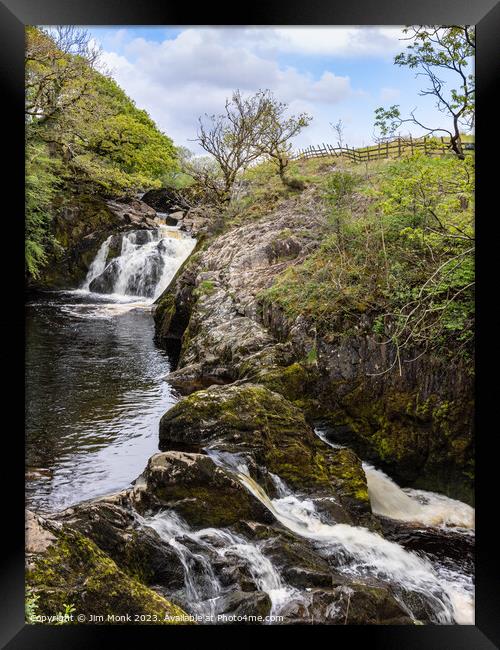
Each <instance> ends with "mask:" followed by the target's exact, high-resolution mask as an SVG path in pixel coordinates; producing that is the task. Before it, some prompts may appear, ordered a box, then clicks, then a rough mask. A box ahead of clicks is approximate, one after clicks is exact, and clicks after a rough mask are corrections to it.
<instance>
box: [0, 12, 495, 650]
mask: <svg viewBox="0 0 500 650" xmlns="http://www.w3.org/2000/svg"><path fill="white" fill-rule="evenodd" d="M194 21H195V22H194ZM30 24H32V25H44V24H45V25H48V24H80V25H192V24H196V25H205V24H207V25H208V24H210V25H235V24H252V25H401V24H474V25H476V26H477V57H476V71H477V89H478V93H477V94H478V97H477V125H476V157H477V208H476V225H477V237H478V239H479V243H478V255H477V276H478V280H479V281H478V287H479V291H478V298H477V316H478V318H477V322H478V336H477V346H476V348H477V370H478V380H477V383H476V389H477V390H476V396H477V407H478V412H477V416H476V423H477V428H478V440H477V454H476V458H477V466H478V467H477V473H476V475H477V477H478V478H477V486H476V521H477V537H476V539H477V551H476V574H477V587H476V625H474V626H415V627H413V628H411V627H407V626H401V627H398V626H386V627H383V626H382V627H379V626H366V627H356V626H346V627H343V626H337V627H335V628H331V627H328V628H326V627H325V626H312V627H311V626H304V627H305V628H306V629H305V630H304V627H293V628H292V630H293V632H292V633H293V634H294V636H295V635H297V636H298V637H299V636H301V635H304V634H307V635H310V634H313V633H315V631H316V630H317V629H321V630H322V631H323V632H324V631H325V630H327V632H328V634H329V635H330V634H331V635H332V637H331V639H330V640H329V643H332V644H337V643H338V644H344V643H350V644H353V643H358V642H360V635H363V636H364V635H366V636H367V641H366V642H367V643H369V644H370V645H369V646H368V647H370V648H373V647H376V648H384V649H385V650H390V649H393V648H394V649H398V650H412V649H413V648H415V649H416V648H428V649H430V650H432V649H436V650H437V649H439V650H460V649H462V648H463V649H467V650H469V649H472V650H482V649H483V648H484V650H487V649H491V648H495V647H500V598H499V594H498V591H499V590H498V587H499V586H500V571H499V568H498V567H499V564H500V563H499V561H498V550H497V548H496V547H497V546H498V544H497V543H496V531H495V524H496V519H495V509H497V497H496V492H497V486H496V475H495V468H494V465H495V463H496V460H497V458H498V442H497V437H498V436H497V433H496V431H495V428H494V423H495V416H496V408H495V406H496V404H495V396H496V390H495V389H496V386H495V383H494V380H493V377H494V376H495V374H494V371H495V370H496V369H497V368H498V363H497V360H496V358H495V352H496V348H497V347H498V346H496V347H495V345H494V343H495V334H496V333H497V329H498V328H497V321H496V320H495V318H494V316H493V314H494V312H493V311H492V312H491V313H490V314H489V315H488V309H487V307H488V305H489V304H494V302H495V300H494V298H493V297H492V296H491V294H490V289H488V288H487V280H488V278H489V277H491V276H492V275H493V277H494V272H495V268H494V267H493V264H494V263H495V261H496V259H495V248H494V246H495V242H496V241H499V240H498V238H495V237H494V234H493V230H494V226H495V225H496V221H498V218H497V217H495V207H496V204H497V199H496V196H495V195H496V192H495V191H494V188H495V183H494V175H495V176H496V175H497V172H496V167H497V165H496V164H494V163H492V162H490V161H488V158H487V153H488V150H491V151H493V153H494V152H495V149H497V150H498V146H496V138H495V135H496V133H495V130H496V129H495V126H494V125H495V123H496V120H498V116H497V112H498V109H497V108H496V105H495V103H494V91H495V90H496V85H497V84H498V81H500V52H499V49H500V47H499V45H500V3H498V2H496V0H474V1H471V0H420V1H419V2H415V3H409V2H407V1H405V0H377V2H376V3H375V2H373V0H363V1H361V0H353V1H352V2H345V0H343V1H342V2H337V1H335V2H332V1H331V0H330V1H327V0H322V1H318V0H316V1H314V0H313V1H312V2H308V3H305V2H303V0H302V1H301V2H299V1H298V0H287V1H286V2H281V3H280V2H276V1H274V2H270V1H267V2H263V1H262V0H257V1H255V0H254V2H252V3H251V4H246V5H245V6H244V7H242V14H241V16H240V17H239V18H236V17H235V15H234V13H229V9H228V8H226V7H225V6H224V5H222V4H221V5H213V4H208V3H206V4H205V5H199V6H195V5H194V4H192V5H189V6H187V5H186V4H182V3H172V2H161V1H159V0H99V1H98V0H0V30H1V40H0V43H1V54H0V80H1V83H2V84H3V85H4V91H3V93H2V102H1V104H2V109H3V112H4V120H3V122H2V124H3V127H4V128H3V134H4V147H5V149H4V152H3V153H4V160H7V162H8V165H7V169H6V171H5V172H4V175H3V180H4V193H5V192H7V191H8V197H9V199H10V207H9V214H10V215H11V216H10V218H9V224H10V225H9V235H8V243H9V245H8V246H7V247H6V248H8V252H10V253H11V255H12V259H11V261H10V263H9V265H8V266H6V265H5V264H4V273H5V274H6V280H7V281H6V283H5V284H7V285H8V288H9V289H10V292H11V294H12V295H11V300H10V301H9V305H12V307H9V312H8V317H4V318H3V319H2V320H1V322H2V328H3V333H4V336H3V337H2V342H3V343H4V345H3V352H4V376H5V377H8V382H7V386H6V388H5V389H4V391H3V393H4V394H3V396H4V398H6V404H5V405H4V409H5V411H3V413H11V414H13V415H14V417H13V420H12V422H13V423H12V424H10V425H7V424H6V422H7V420H6V418H3V419H2V424H3V425H4V427H3V429H4V431H3V433H4V436H3V444H4V455H3V470H4V472H3V474H4V495H3V496H4V498H3V499H2V501H3V503H2V506H3V508H2V518H3V520H4V522H6V524H7V525H6V526H5V527H4V532H3V535H2V541H3V542H4V550H3V551H2V553H1V554H0V564H1V574H0V575H1V580H2V589H1V590H0V597H1V603H0V642H1V644H2V647H5V648H8V649H9V650H14V649H16V650H17V649H23V650H26V649H28V648H33V649H35V648H36V649H37V650H40V649H42V648H50V649H51V650H53V649H56V648H72V649H79V648H85V649H87V648H90V647H99V646H103V645H109V644H110V643H113V644H117V643H119V641H120V640H121V638H123V640H125V641H126V642H128V643H137V642H140V643H142V644H144V643H146V642H147V643H151V642H152V641H153V642H158V641H161V642H162V643H163V644H165V643H167V644H168V643H177V642H184V643H185V642H186V640H187V638H188V636H189V641H190V642H196V640H197V638H198V639H199V641H200V642H203V643H207V641H209V639H208V637H209V636H212V635H216V636H219V635H220V634H222V635H223V636H224V635H225V634H226V633H228V631H229V630H230V628H222V627H205V626H203V627H201V626H200V628H198V629H195V627H191V628H175V627H168V628H164V627H154V626H151V627H146V626H137V627H130V626H90V625H89V626H62V627H51V626H30V625H25V623H24V502H23V495H24V439H23V436H22V435H21V433H20V428H21V426H20V424H19V420H20V418H19V416H18V413H19V412H20V411H17V406H14V405H15V404H16V402H17V404H20V402H21V401H22V400H23V382H24V378H23V377H24V369H23V364H22V362H21V359H22V354H23V352H22V350H23V347H24V346H23V325H22V322H23V320H24V316H23V311H22V310H23V300H22V297H23V283H24V269H23V251H22V248H21V247H22V246H23V240H24V229H23V223H22V219H20V218H19V215H21V214H23V213H24V203H23V201H24V189H23V188H24V173H23V172H24V140H23V134H24V121H23V119H24V118H23V115H24V112H23V102H24V26H25V25H30ZM6 137H10V138H11V140H12V142H11V144H10V145H7V144H6V143H5V138H6ZM492 160H494V157H492ZM6 188H8V190H7V189H6ZM478 215H480V217H479V219H478ZM489 265H490V266H491V268H489ZM495 266H496V265H495ZM7 269H8V273H7ZM16 304H17V305H18V307H16V306H15V305H16ZM4 305H5V303H4ZM489 371H490V372H489ZM19 408H20V409H21V408H22V406H21V405H20V406H19ZM7 442H8V443H9V447H7ZM488 459H489V460H491V461H492V462H491V464H488ZM7 475H8V476H7ZM247 630H248V632H247V631H246V630H245V637H246V638H245V640H250V637H253V638H257V637H255V635H258V636H260V635H261V634H262V635H263V637H265V638H266V640H267V639H269V636H271V637H275V635H276V634H279V635H282V634H283V631H288V632H289V631H290V628H287V630H284V628H283V627H281V626H274V627H273V626H271V627H268V628H265V629H264V628H257V627H252V628H247ZM146 633H147V636H148V637H149V638H148V640H147V641H145V637H144V635H145V634H146ZM239 634H240V635H241V629H239ZM150 635H153V637H154V638H153V639H152V638H151V637H150ZM192 635H193V636H192ZM201 635H202V636H201ZM119 637H120V638H119ZM309 638H310V637H308V639H309ZM276 639H277V640H278V637H276ZM211 640H213V638H212V639H211ZM296 641H297V642H299V643H300V642H302V643H304V642H305V641H306V637H304V638H303V639H302V640H301V639H299V638H296Z"/></svg>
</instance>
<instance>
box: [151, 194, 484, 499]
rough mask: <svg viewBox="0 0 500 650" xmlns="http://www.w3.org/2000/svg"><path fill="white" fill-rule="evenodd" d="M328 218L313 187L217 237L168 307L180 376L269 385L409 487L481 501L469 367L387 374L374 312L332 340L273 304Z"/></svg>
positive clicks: (169, 296)
mask: <svg viewBox="0 0 500 650" xmlns="http://www.w3.org/2000/svg"><path fill="white" fill-rule="evenodd" d="M325 219H326V216H325V213H324V207H323V204H322V202H321V200H320V199H319V198H318V196H317V194H316V193H315V191H314V189H311V190H307V191H306V192H303V193H302V194H301V195H299V196H298V197H295V198H292V199H289V200H288V201H286V202H284V203H283V204H282V205H281V206H280V207H279V209H277V210H275V211H274V212H272V213H270V214H269V215H267V216H265V217H262V218H261V219H259V220H256V221H254V222H250V223H247V224H245V225H242V226H239V227H233V228H228V229H227V230H226V232H224V233H223V234H221V235H219V236H215V237H212V238H211V239H208V240H207V243H205V244H204V245H203V246H202V247H201V249H200V250H199V251H198V252H197V253H196V254H195V255H194V256H193V257H192V258H191V259H190V260H189V261H188V263H187V264H186V265H185V266H184V268H183V269H181V271H180V272H179V274H178V275H177V277H176V278H175V280H174V282H173V283H172V284H171V286H170V288H169V289H168V290H167V291H166V292H165V294H164V295H163V296H162V297H161V299H160V300H159V301H158V305H157V309H156V313H155V321H156V332H157V340H158V342H159V343H160V344H163V345H169V346H172V345H175V344H177V345H178V346H180V358H179V363H178V367H177V369H176V370H175V371H174V372H172V373H171V374H170V376H169V381H171V382H172V383H173V384H174V386H176V387H177V388H178V389H180V390H181V391H183V392H185V393H189V392H192V391H193V390H196V389H199V388H202V387H206V386H207V385H210V384H217V383H230V382H234V381H243V382H252V383H254V384H258V385H260V386H264V387H266V388H269V389H271V390H273V391H276V392H278V393H280V394H281V395H283V396H284V397H285V398H287V399H288V400H290V402H292V403H293V404H294V405H295V406H298V407H299V408H301V409H302V410H303V412H304V413H305V414H306V416H307V418H308V419H309V421H314V420H321V421H323V423H324V424H325V425H326V426H328V427H329V432H330V435H331V436H332V438H333V439H335V440H338V441H342V442H347V443H348V444H349V445H350V446H352V447H353V448H354V449H356V450H357V451H358V453H360V454H361V455H362V456H363V457H364V458H366V459H371V460H375V461H376V462H377V464H378V465H379V466H381V467H382V468H384V469H385V470H386V471H389V473H391V474H392V476H394V478H395V479H396V480H398V481H399V482H400V483H402V484H403V485H415V486H419V487H424V488H427V489H431V490H438V491H441V492H445V493H447V494H449V495H450V496H454V497H456V498H460V499H464V500H467V501H469V502H470V501H471V500H472V478H473V460H472V459H473V443H472V440H473V432H472V428H473V404H472V393H473V391H472V386H473V380H472V378H471V376H470V373H469V369H468V368H467V367H466V366H465V365H464V364H461V363H455V364H450V363H449V362H447V361H445V360H443V359H440V358H439V357H436V356H425V355H424V356H422V357H420V358H419V359H417V360H416V361H415V362H413V363H406V364H403V368H402V371H401V374H399V373H398V371H397V369H396V370H393V371H391V372H384V369H386V368H387V367H388V365H390V363H389V356H390V355H391V350H390V349H389V347H388V346H381V345H380V344H379V343H378V342H377V340H376V338H375V336H374V335H373V334H372V320H371V319H370V316H369V315H367V314H360V316H359V320H358V322H357V324H356V326H355V327H354V328H351V329H350V331H349V332H348V333H344V332H342V331H339V332H336V333H334V334H335V335H334V336H329V337H327V336H324V335H323V336H320V335H318V333H317V332H316V330H315V328H314V326H313V325H312V324H311V323H310V322H309V321H308V319H307V317H306V315H303V316H299V317H298V318H296V319H295V320H294V321H291V320H290V319H289V318H287V317H286V316H285V314H283V313H282V311H280V309H279V308H277V306H276V305H274V304H273V303H270V302H269V301H266V300H263V299H262V297H261V291H262V290H263V289H266V288H268V287H269V286H271V285H272V284H273V281H274V279H275V278H276V276H277V275H278V274H279V273H281V272H282V271H283V270H284V269H286V268H288V267H291V266H293V265H294V264H297V263H299V262H300V261H301V260H303V259H304V257H305V256H306V255H307V254H308V253H310V252H311V251H312V250H314V248H315V247H317V246H318V243H319V241H320V238H321V228H322V226H323V225H324V223H325ZM417 352H418V351H417ZM415 356H418V354H417V353H416V354H415Z"/></svg>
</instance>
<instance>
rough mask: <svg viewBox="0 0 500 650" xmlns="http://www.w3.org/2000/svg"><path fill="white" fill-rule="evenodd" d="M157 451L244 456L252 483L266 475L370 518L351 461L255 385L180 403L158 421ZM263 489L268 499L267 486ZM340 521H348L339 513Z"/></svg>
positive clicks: (286, 404) (220, 389)
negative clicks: (249, 463) (206, 451)
mask: <svg viewBox="0 0 500 650" xmlns="http://www.w3.org/2000/svg"><path fill="white" fill-rule="evenodd" d="M160 448H162V449H168V448H170V449H172V448H174V449H175V448H184V449H187V450H191V451H192V450H201V449H203V448H205V449H206V448H212V449H217V450H222V451H226V452H230V453H237V454H244V455H247V456H249V457H251V459H252V461H253V463H254V464H253V465H252V466H251V467H250V471H251V472H253V474H254V478H255V479H256V480H260V481H261V482H262V480H264V481H266V476H267V477H268V476H269V474H268V472H271V473H273V474H276V475H277V476H279V477H280V478H281V479H282V480H283V481H285V483H286V484H287V485H289V486H290V488H292V489H294V490H300V491H302V492H304V491H305V492H308V493H311V494H313V493H315V494H317V493H318V491H319V492H321V493H322V494H324V495H325V496H328V495H330V496H332V498H333V501H337V503H338V501H339V499H340V501H342V499H343V498H344V497H345V499H344V505H346V506H347V505H348V506H349V509H350V511H351V514H352V512H355V513H356V515H357V514H358V513H359V512H361V511H362V512H364V513H369V512H370V504H369V499H368V493H367V488H366V478H365V476H364V473H363V470H362V468H361V463H360V461H359V459H358V458H357V457H356V455H355V454H354V453H352V454H351V455H350V456H349V458H348V457H347V455H346V453H344V452H342V454H341V455H342V458H340V459H339V458H338V456H339V451H338V450H334V449H331V448H330V447H328V446H327V445H325V444H324V443H323V442H322V441H321V440H319V438H318V437H317V436H316V435H315V433H314V431H313V430H312V428H311V426H310V425H309V424H308V423H307V422H306V420H305V418H304V414H303V413H302V411H301V410H300V409H298V408H297V407H296V406H294V405H293V404H292V403H291V402H290V401H288V400H287V399H285V398H284V397H283V396H282V395H280V394H278V393H275V392H272V391H270V390H269V389H268V388H265V387H264V386H261V385H258V384H247V383H241V384H240V383H237V384H232V385H230V386H211V387H210V388H208V389H206V390H201V391H197V392H196V393H193V394H191V395H189V396H188V397H185V398H184V399H182V400H180V401H179V402H178V403H177V404H176V405H175V406H174V407H172V408H171V409H170V410H169V411H168V412H167V413H166V414H165V415H164V416H163V417H162V419H161V421H160ZM255 468H257V470H255V471H254V469H255ZM258 468H260V469H258ZM363 484H364V489H363ZM265 487H266V489H268V491H269V493H270V494H271V496H273V489H275V488H274V487H273V484H272V482H271V481H269V480H267V482H266V483H265ZM333 501H332V502H333ZM354 502H355V503H356V507H355V508H353V507H352V506H353V503H354ZM332 507H333V506H332ZM337 515H338V516H342V515H341V513H339V512H337ZM342 520H343V521H348V520H349V517H347V519H346V518H345V513H344V515H343V519H342Z"/></svg>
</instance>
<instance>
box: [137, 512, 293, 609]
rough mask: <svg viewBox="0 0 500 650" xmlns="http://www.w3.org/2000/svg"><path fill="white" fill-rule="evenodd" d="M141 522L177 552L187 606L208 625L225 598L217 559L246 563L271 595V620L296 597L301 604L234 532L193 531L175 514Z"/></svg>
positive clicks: (255, 548)
mask: <svg viewBox="0 0 500 650" xmlns="http://www.w3.org/2000/svg"><path fill="white" fill-rule="evenodd" d="M138 520H139V521H140V523H141V525H143V526H148V527H150V528H153V529H154V530H155V531H156V532H157V533H158V534H159V535H160V537H161V538H162V539H163V540H164V541H166V542H167V543H168V544H169V545H170V546H171V547H172V548H173V549H174V550H175V552H176V554H177V556H178V557H179V560H180V561H181V563H182V566H183V568H184V585H185V586H184V591H185V593H184V599H185V601H186V606H187V607H188V608H189V609H190V610H191V611H192V613H193V614H198V615H202V616H204V617H206V620H207V622H210V621H212V622H213V621H215V615H216V613H217V605H218V601H219V599H221V598H222V597H223V596H224V595H225V591H224V588H223V587H222V586H221V583H220V581H219V579H218V578H217V577H216V574H215V572H214V569H213V566H212V562H211V560H212V559H213V558H214V557H219V558H231V557H233V558H238V559H240V560H242V561H243V563H244V564H245V566H246V567H247V569H248V572H249V573H250V575H251V577H252V579H253V581H254V583H255V585H256V587H257V588H258V589H259V590H260V591H264V592H266V593H267V594H268V595H269V598H270V600H271V603H272V608H271V612H270V615H271V616H274V615H276V614H277V613H278V612H279V611H280V608H281V607H282V605H284V604H285V603H288V602H290V601H291V600H292V599H293V598H294V597H295V598H296V599H297V600H301V598H300V595H299V592H298V590H296V589H295V588H293V587H290V586H288V585H286V584H285V583H284V582H283V580H282V578H281V576H280V575H279V573H278V571H277V570H276V568H275V567H274V565H273V564H272V562H271V561H270V560H269V558H267V557H266V556H265V555H263V553H262V551H261V550H260V549H259V547H258V546H257V545H256V544H251V543H249V542H248V541H247V540H245V539H244V538H243V537H241V536H239V535H236V534H235V533H233V532H230V531H228V530H223V529H217V528H204V529H202V530H198V531H192V530H191V529H190V528H189V526H188V525H187V524H186V522H184V521H183V520H182V519H181V518H180V517H179V516H178V515H177V514H176V513H175V512H173V511H172V510H165V511H162V512H159V513H157V514H155V515H154V516H150V517H139V516H138ZM193 549H195V550H193ZM226 591H227V590H226Z"/></svg>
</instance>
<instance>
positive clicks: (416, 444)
mask: <svg viewBox="0 0 500 650" xmlns="http://www.w3.org/2000/svg"><path fill="white" fill-rule="evenodd" d="M472 412H473V406H472V403H471V402H470V401H467V400H466V401H462V400H460V401H458V400H457V401H444V400H443V399H442V398H441V397H439V396H437V395H431V396H430V397H428V398H427V399H425V400H422V399H419V397H418V393H412V392H396V391H387V392H386V393H385V395H383V396H382V397H380V398H378V399H374V398H373V397H372V398H368V396H367V394H366V392H365V390H364V388H363V386H360V387H358V389H356V390H354V391H353V392H352V393H350V394H349V395H348V396H347V397H345V398H344V400H343V408H339V409H338V410H336V411H330V413H328V415H327V416H326V418H325V420H326V421H328V422H329V423H330V425H332V426H333V429H334V430H336V431H338V432H339V436H338V440H339V441H343V442H346V443H347V444H349V445H350V446H352V447H353V448H354V449H355V450H356V451H357V452H358V453H359V454H360V455H361V456H362V457H363V458H365V459H367V460H371V461H373V462H375V463H376V464H377V465H378V466H380V467H381V468H382V469H384V470H385V471H387V472H388V473H389V474H390V475H391V476H392V477H393V478H394V479H395V480H396V481H397V482H398V483H399V484H401V485H403V486H415V487H420V488H422V489H427V490H432V491H436V492H441V493H444V494H447V495H448V496H450V497H453V498H456V499H461V500H463V501H466V502H467V503H472V502H473V480H474V460H473V459H474V451H473V434H472V428H473V424H472V421H471V414H472Z"/></svg>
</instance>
